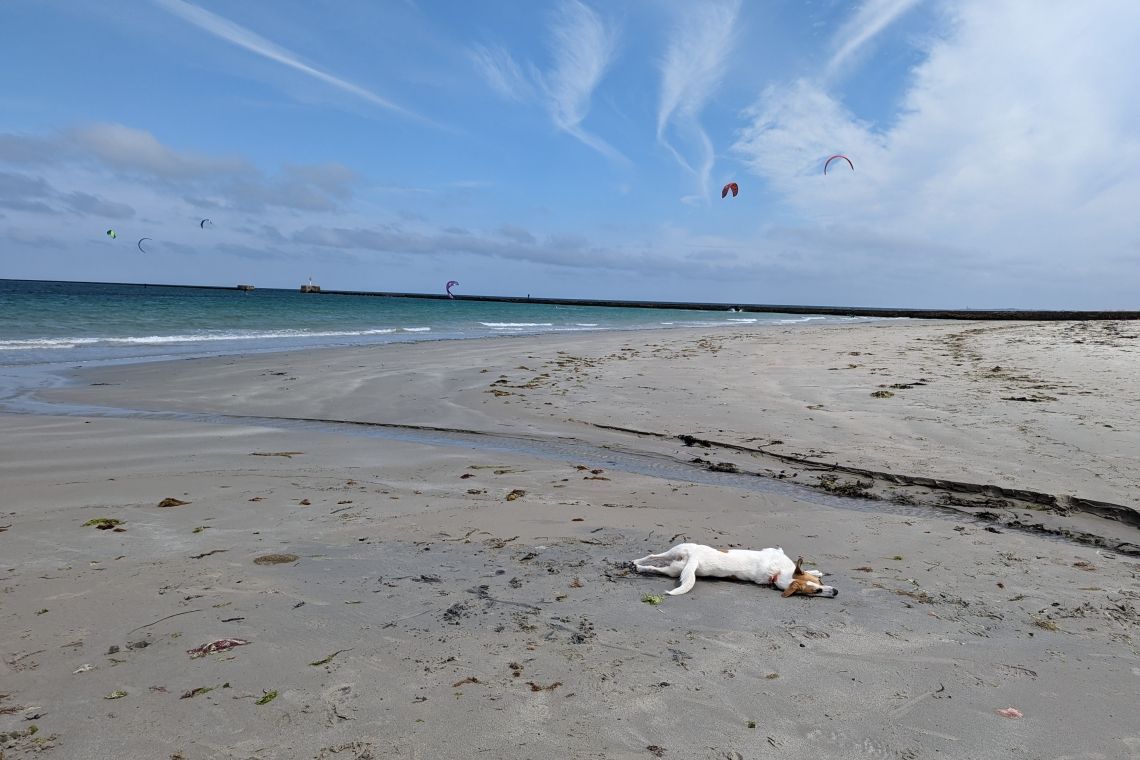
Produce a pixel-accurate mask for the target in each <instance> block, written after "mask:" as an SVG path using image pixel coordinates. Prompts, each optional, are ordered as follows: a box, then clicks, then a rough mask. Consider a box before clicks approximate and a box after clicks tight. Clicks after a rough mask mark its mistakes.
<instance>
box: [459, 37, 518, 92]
mask: <svg viewBox="0 0 1140 760" xmlns="http://www.w3.org/2000/svg"><path fill="white" fill-rule="evenodd" d="M467 53H468V56H469V57H470V58H471V60H472V62H473V63H474V64H475V67H476V69H478V71H479V73H480V74H481V75H482V77H483V79H484V80H486V82H487V84H488V85H490V86H491V89H492V90H494V91H495V92H497V93H498V94H499V96H500V97H503V98H506V99H507V100H527V99H529V98H531V97H533V96H534V92H535V90H534V83H533V74H532V75H529V76H528V75H527V74H526V73H525V72H524V71H523V70H522V68H521V67H520V66H519V64H518V63H517V62H516V61H515V59H514V57H513V56H512V55H511V54H510V52H509V51H508V50H506V49H505V48H503V47H501V46H498V45H496V46H493V47H489V46H486V45H475V46H474V47H472V48H471V49H470V50H469V51H467Z"/></svg>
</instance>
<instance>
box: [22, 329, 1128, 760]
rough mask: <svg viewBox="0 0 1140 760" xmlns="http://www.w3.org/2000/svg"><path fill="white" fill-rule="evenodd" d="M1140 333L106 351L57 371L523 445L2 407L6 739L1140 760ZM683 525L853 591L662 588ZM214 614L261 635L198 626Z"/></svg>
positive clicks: (851, 333) (279, 748)
mask: <svg viewBox="0 0 1140 760" xmlns="http://www.w3.org/2000/svg"><path fill="white" fill-rule="evenodd" d="M1134 332H1135V331H1134V330H1133V326H1132V325H1129V324H1120V325H1115V326H1114V323H1107V324H1103V323H1079V324H1076V323H1056V324H1045V323H1028V324H1026V323H1018V324H1004V323H996V324H984V325H983V324H959V323H935V324H926V323H911V322H886V323H868V324H856V325H850V326H827V327H802V326H796V327H794V328H788V329H784V328H774V329H773V328H766V329H759V328H755V329H741V330H732V331H702V332H696V331H662V332H653V333H646V332H638V333H606V334H586V335H574V336H542V337H528V338H517V339H509V340H484V341H460V342H440V343H420V344H412V345H396V346H384V347H375V348H367V349H362V348H351V349H350V348H346V349H330V350H324V351H314V352H309V353H297V354H267V355H259V356H250V357H239V358H235V357H228V358H217V359H203V360H184V361H178V362H171V363H166V364H150V365H139V366H134V367H114V368H103V369H94V370H88V371H84V372H82V373H80V374H79V375H78V380H77V382H76V383H74V384H72V385H71V386H69V387H66V388H60V389H57V390H53V391H49V392H45V393H43V394H42V395H43V397H44V398H46V399H49V400H52V401H57V402H61V403H63V402H66V403H69V404H77V405H92V406H99V407H106V408H114V407H127V408H131V409H142V410H154V411H159V412H169V411H182V412H186V413H217V414H226V415H248V416H260V417H265V418H282V417H288V418H295V419H296V418H303V419H310V420H339V421H346V422H353V423H358V422H366V423H382V424H384V425H408V426H416V427H418V428H435V429H443V430H449V431H477V432H480V433H484V434H488V436H487V440H489V441H492V443H493V442H494V441H499V442H509V443H510V445H506V443H504V444H503V446H501V447H500V448H498V449H496V448H493V447H488V446H484V445H476V443H471V445H464V444H463V441H465V440H466V441H471V442H477V441H479V440H480V439H479V437H477V436H475V437H470V438H467V439H464V438H461V437H459V436H457V435H455V436H452V437H450V438H449V437H448V435H451V434H448V433H440V434H439V435H440V436H441V437H440V439H439V441H437V442H435V443H425V442H422V440H421V442H415V441H409V440H394V439H391V438H385V437H382V436H381V437H376V436H370V435H367V434H365V433H366V432H367V428H366V427H365V426H336V425H327V424H322V423H313V424H311V425H309V426H308V427H299V428H295V429H281V428H280V427H278V426H275V425H274V423H273V420H272V419H268V420H265V421H262V422H258V421H253V420H250V421H247V422H246V423H244V424H242V423H240V422H238V421H235V420H229V421H228V423H227V424H220V423H217V422H215V423H208V422H205V421H202V420H199V419H196V418H194V417H193V415H192V414H188V416H187V417H185V418H183V419H138V418H119V417H115V416H102V415H95V414H91V415H87V416H46V415H45V416H29V415H4V416H0V478H2V481H3V483H4V488H3V492H4V496H3V501H4V503H3V506H2V508H0V528H2V529H3V532H0V546H2V547H3V552H2V558H0V590H2V591H3V594H2V596H0V604H2V607H0V657H2V663H0V674H2V678H0V683H2V686H0V694H3V695H5V696H4V697H3V698H2V699H0V731H3V732H6V733H7V734H8V737H7V739H6V740H5V741H4V743H3V744H0V746H2V747H3V748H4V749H3V751H4V753H5V754H4V757H6V758H7V757H24V756H46V757H51V756H58V757H174V756H180V757H182V758H185V759H186V760H190V759H191V758H212V757H226V758H291V757H316V758H329V759H330V760H332V759H333V758H358V760H364V759H365V758H379V757H408V758H413V757H414V758H421V757H470V756H472V755H473V754H480V753H481V754H484V755H486V756H492V757H512V758H515V757H517V758H530V757H533V758H543V757H551V756H559V757H605V758H635V757H637V758H640V757H654V756H658V757H702V758H703V757H709V758H750V757H807V756H811V757H819V758H832V757H834V758H849V757H883V758H925V757H943V758H977V757H1025V758H1053V757H1072V758H1096V757H1110V758H1111V757H1121V758H1128V757H1140V724H1138V722H1137V719H1136V715H1135V709H1134V705H1135V704H1136V701H1137V697H1138V696H1140V651H1138V649H1137V638H1136V637H1137V622H1138V620H1140V616H1138V614H1137V609H1136V604H1137V600H1138V599H1140V590H1138V583H1137V578H1138V573H1140V561H1138V560H1137V559H1136V557H1134V556H1132V555H1130V554H1128V553H1127V550H1129V547H1130V546H1132V545H1133V544H1136V543H1140V539H1137V537H1136V529H1135V527H1134V526H1132V525H1130V524H1128V522H1127V517H1126V515H1127V514H1130V513H1131V512H1132V510H1134V509H1135V508H1136V506H1137V505H1138V500H1137V496H1136V493H1135V487H1134V484H1135V483H1136V482H1138V481H1140V472H1138V469H1140V461H1138V458H1137V457H1135V456H1134V455H1133V454H1132V453H1131V452H1135V451H1138V450H1140V419H1137V418H1138V417H1140V406H1138V405H1137V404H1136V401H1137V400H1140V399H1138V398H1137V397H1138V396H1140V384H1138V383H1137V382H1136V380H1135V378H1136V377H1137V376H1140V374H1138V370H1140V348H1138V347H1137V345H1136V342H1137V341H1136V339H1135V336H1134ZM899 386H906V387H899ZM880 391H887V392H889V393H891V394H892V395H890V396H884V395H882V394H880V395H879V396H874V395H872V394H874V393H879V392H880ZM355 428H360V429H359V430H357V429H355ZM630 431H638V432H630ZM388 432H391V431H388ZM419 433H422V431H417V434H419ZM677 436H691V438H689V439H687V440H679V439H678V438H677ZM702 443H708V444H709V445H702ZM687 444H688V445H687ZM560 451H561V452H562V455H561V456H559V455H558V453H559V452H560ZM607 451H609V452H611V455H612V456H613V458H614V462H615V465H609V464H607V463H606V462H605V461H603V460H604V459H605V456H606V452H607ZM599 452H600V453H599ZM624 455H628V457H626V456H624ZM773 455H774V456H773ZM693 460H700V461H697V462H694V461H693ZM646 462H649V463H650V465H646V464H645V463H646ZM631 463H633V464H636V465H637V467H643V469H642V470H640V471H634V470H636V469H637V467H634V466H632V465H631ZM652 463H658V464H657V465H656V467H657V469H654V466H652ZM834 464H839V465H842V466H843V467H845V468H847V469H845V470H844V469H840V470H833V469H827V468H825V467H824V465H834ZM710 467H711V468H712V470H717V471H719V472H710ZM686 468H687V469H686ZM734 469H735V470H737V471H739V472H741V473H759V474H761V475H765V477H761V478H757V477H755V476H752V475H747V474H745V475H741V474H734V473H733V472H732V470H734ZM780 470H783V473H782V475H783V477H782V478H781V477H780V475H781V472H780ZM859 472H863V473H872V472H873V473H879V476H877V477H872V476H871V475H869V474H863V475H860V474H859ZM887 475H890V476H896V477H895V479H893V480H892V479H890V478H888V477H885V476H887ZM747 478H751V481H755V482H757V483H759V482H763V483H767V484H773V485H775V486H780V488H779V489H776V490H765V489H764V488H753V487H749V486H748V485H747V484H746V483H745V482H744V480H742V479H747ZM907 478H909V479H910V480H912V481H914V479H923V480H922V481H921V482H906V481H907ZM927 480H928V481H929V482H927ZM801 482H802V483H806V484H807V485H808V486H811V487H810V488H797V487H796V485H794V484H798V483H801ZM789 483H792V484H793V485H788V484H789ZM955 483H956V484H958V485H959V486H962V487H961V488H958V487H956V486H954V485H953V484H955ZM969 485H974V486H992V487H993V488H989V489H980V490H976V491H972V490H971V489H970V488H967V487H966V486H969ZM837 490H838V491H840V492H844V493H863V494H868V495H878V496H883V497H888V498H887V499H885V500H881V501H864V500H844V499H838V498H836V496H835V492H836V491H837ZM512 493H514V494H516V496H515V497H514V498H511V494H512ZM1038 496H1039V497H1041V499H1038V501H1037V502H1034V499H1035V498H1037V497H1038ZM1049 497H1052V498H1053V499H1054V502H1053V503H1051V504H1050V503H1048V498H1049ZM1073 497H1075V499H1074V498H1073ZM167 498H174V499H178V500H180V501H185V502H187V503H186V504H183V505H180V506H173V507H159V506H158V505H159V504H160V503H161V502H162V501H163V500H164V499H167ZM892 499H893V500H892ZM959 502H960V503H959ZM927 503H930V504H934V503H938V504H942V505H943V506H944V507H945V508H938V509H936V508H932V507H929V506H924V504H927ZM1106 505H1107V506H1106ZM1109 507H1112V508H1113V509H1116V510H1118V511H1116V512H1113V511H1112V510H1110V509H1109ZM948 508H949V509H948ZM952 509H959V510H962V511H963V512H965V513H959V512H954V511H952ZM1098 509H1099V510H1100V512H1099V515H1098V514H1096V512H1097V510H1098ZM1082 510H1092V511H1091V512H1089V511H1082ZM1123 510H1128V512H1125V511H1123ZM978 512H983V513H987V514H983V515H982V516H983V517H985V518H987V519H985V520H982V519H978V518H977V515H976V513H978ZM988 513H993V514H992V515H991V514H988ZM1105 515H1107V516H1108V517H1115V518H1122V517H1124V518H1125V519H1124V521H1121V520H1120V519H1116V520H1113V519H1104V517H1105ZM98 518H112V519H117V520H122V521H123V524H122V525H121V526H120V527H122V528H124V529H125V530H123V531H122V532H115V531H113V530H98V529H96V528H95V527H89V526H85V525H84V523H87V522H88V521H90V520H93V519H98ZM1017 523H1020V524H1022V525H1036V524H1040V525H1041V526H1042V527H1043V528H1045V529H1047V530H1060V531H1068V532H1069V533H1071V534H1074V535H1076V536H1077V537H1078V538H1083V539H1084V540H1085V541H1086V543H1083V544H1082V543H1074V542H1072V541H1068V540H1063V539H1062V538H1058V537H1057V536H1053V535H1047V534H1039V533H1034V532H1032V531H1029V530H1022V529H1018V528H1017V527H1016V524H1017ZM1010 525H1013V526H1014V527H1008V526H1010ZM681 540H692V541H698V542H702V543H710V544H714V545H718V546H722V547H724V548H728V547H733V546H742V547H750V548H761V547H764V546H771V545H782V546H783V547H784V548H785V549H786V550H787V551H788V552H789V553H790V554H792V555H793V556H795V555H797V554H803V555H804V556H805V558H806V559H807V562H808V564H810V565H812V566H818V567H819V568H821V569H823V570H824V571H826V572H827V573H828V576H827V577H828V582H829V583H831V584H832V585H834V586H836V587H838V588H839V589H840V594H839V596H838V597H837V598H835V599H810V598H805V597H793V598H790V599H782V598H781V597H780V596H779V594H778V593H776V592H774V591H772V590H770V589H766V588H762V587H759V586H754V585H748V584H742V583H736V582H726V581H713V580H707V581H700V582H698V584H697V586H696V588H695V589H694V590H693V591H692V592H691V593H689V594H687V595H685V596H681V597H675V598H674V597H667V596H666V597H664V598H663V599H662V600H661V602H660V604H650V603H647V602H643V601H642V599H643V597H645V596H646V595H661V594H663V593H664V591H666V590H668V589H669V588H671V587H672V585H673V581H671V580H670V579H667V578H662V577H653V576H645V577H641V576H637V575H636V574H631V573H630V572H629V567H628V561H629V560H630V559H632V558H634V557H639V556H642V555H644V554H647V553H649V552H651V551H659V550H662V549H664V548H666V547H668V546H669V545H671V544H672V543H676V542H678V541H681ZM1097 540H1099V541H1101V543H1102V544H1105V545H1108V544H1111V543H1113V542H1115V544H1116V546H1117V550H1114V551H1108V550H1106V549H1105V548H1098V547H1097V546H1095V545H1093V544H1092V543H1088V542H1093V541H1097ZM1121 550H1124V551H1121ZM271 554H277V555H294V556H295V558H292V559H291V558H289V557H279V559H283V560H285V561H282V562H280V563H278V564H272V563H270V564H266V563H264V561H263V562H262V563H258V562H255V560H256V559H257V558H259V557H265V556H266V555H271ZM224 637H234V638H238V639H241V640H245V641H248V642H249V644H248V645H242V646H239V647H236V648H234V649H232V650H229V651H227V652H224V653H220V654H212V655H208V656H206V657H202V658H192V657H191V656H190V655H189V654H188V653H187V650H190V649H192V648H194V647H197V646H200V645H202V644H205V643H208V642H210V641H214V640H217V639H221V638H224ZM318 663H319V664H318ZM88 666H89V667H88ZM77 671H78V672H77ZM202 689H209V691H197V692H196V691H195V690H202ZM119 692H125V693H126V694H125V696H121V697H117V696H116V695H117V694H118V693H119ZM270 694H275V696H274V697H273V698H272V699H271V700H268V701H266V698H267V697H268V696H269V695H270ZM1075 695H1079V696H1075ZM109 697H115V698H114V699H110V698H109ZM183 697H184V698H183ZM259 700H260V701H263V703H262V704H258V702H259ZM1008 707H1015V708H1017V709H1019V710H1020V711H1021V712H1022V713H1023V714H1024V717H1022V718H1007V717H1004V716H1002V715H999V714H998V713H997V712H996V711H997V710H999V709H1003V708H1008ZM33 725H34V726H35V727H36V728H37V731H36V732H35V733H29V729H30V728H31V726H33ZM13 732H15V733H16V734H17V735H15V736H12V735H11V734H12V733H13Z"/></svg>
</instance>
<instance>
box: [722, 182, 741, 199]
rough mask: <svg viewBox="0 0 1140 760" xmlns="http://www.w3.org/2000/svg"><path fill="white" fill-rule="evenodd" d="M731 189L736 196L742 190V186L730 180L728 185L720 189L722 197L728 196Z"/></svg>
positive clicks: (733, 195)
mask: <svg viewBox="0 0 1140 760" xmlns="http://www.w3.org/2000/svg"><path fill="white" fill-rule="evenodd" d="M730 191H731V192H732V197H733V198H735V197H736V194H737V193H739V192H740V186H739V185H737V184H736V183H735V182H729V183H728V184H727V185H725V186H724V187H722V188H721V189H720V197H721V198H724V197H726V196H727V195H728V193H729V192H730Z"/></svg>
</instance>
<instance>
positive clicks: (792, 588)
mask: <svg viewBox="0 0 1140 760" xmlns="http://www.w3.org/2000/svg"><path fill="white" fill-rule="evenodd" d="M799 590H800V582H799V581H792V583H791V585H789V586H788V587H787V588H786V589H784V593H783V594H781V596H784V597H789V596H791V595H792V594H795V593H798V592H799Z"/></svg>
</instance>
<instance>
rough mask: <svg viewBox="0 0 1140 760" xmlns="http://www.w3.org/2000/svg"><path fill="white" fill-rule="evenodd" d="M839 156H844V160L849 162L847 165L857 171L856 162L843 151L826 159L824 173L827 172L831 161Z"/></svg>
mask: <svg viewBox="0 0 1140 760" xmlns="http://www.w3.org/2000/svg"><path fill="white" fill-rule="evenodd" d="M837 158H842V159H843V160H844V161H846V162H847V165H848V166H850V167H851V171H855V164H853V163H851V159H850V158H848V157H847V156H845V155H843V154H842V153H836V154H835V155H834V156H831V157H830V158H828V159H827V160H826V161H824V162H823V173H824V174H827V167H828V166H830V165H831V162H832V161H834V160H835V159H837Z"/></svg>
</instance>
